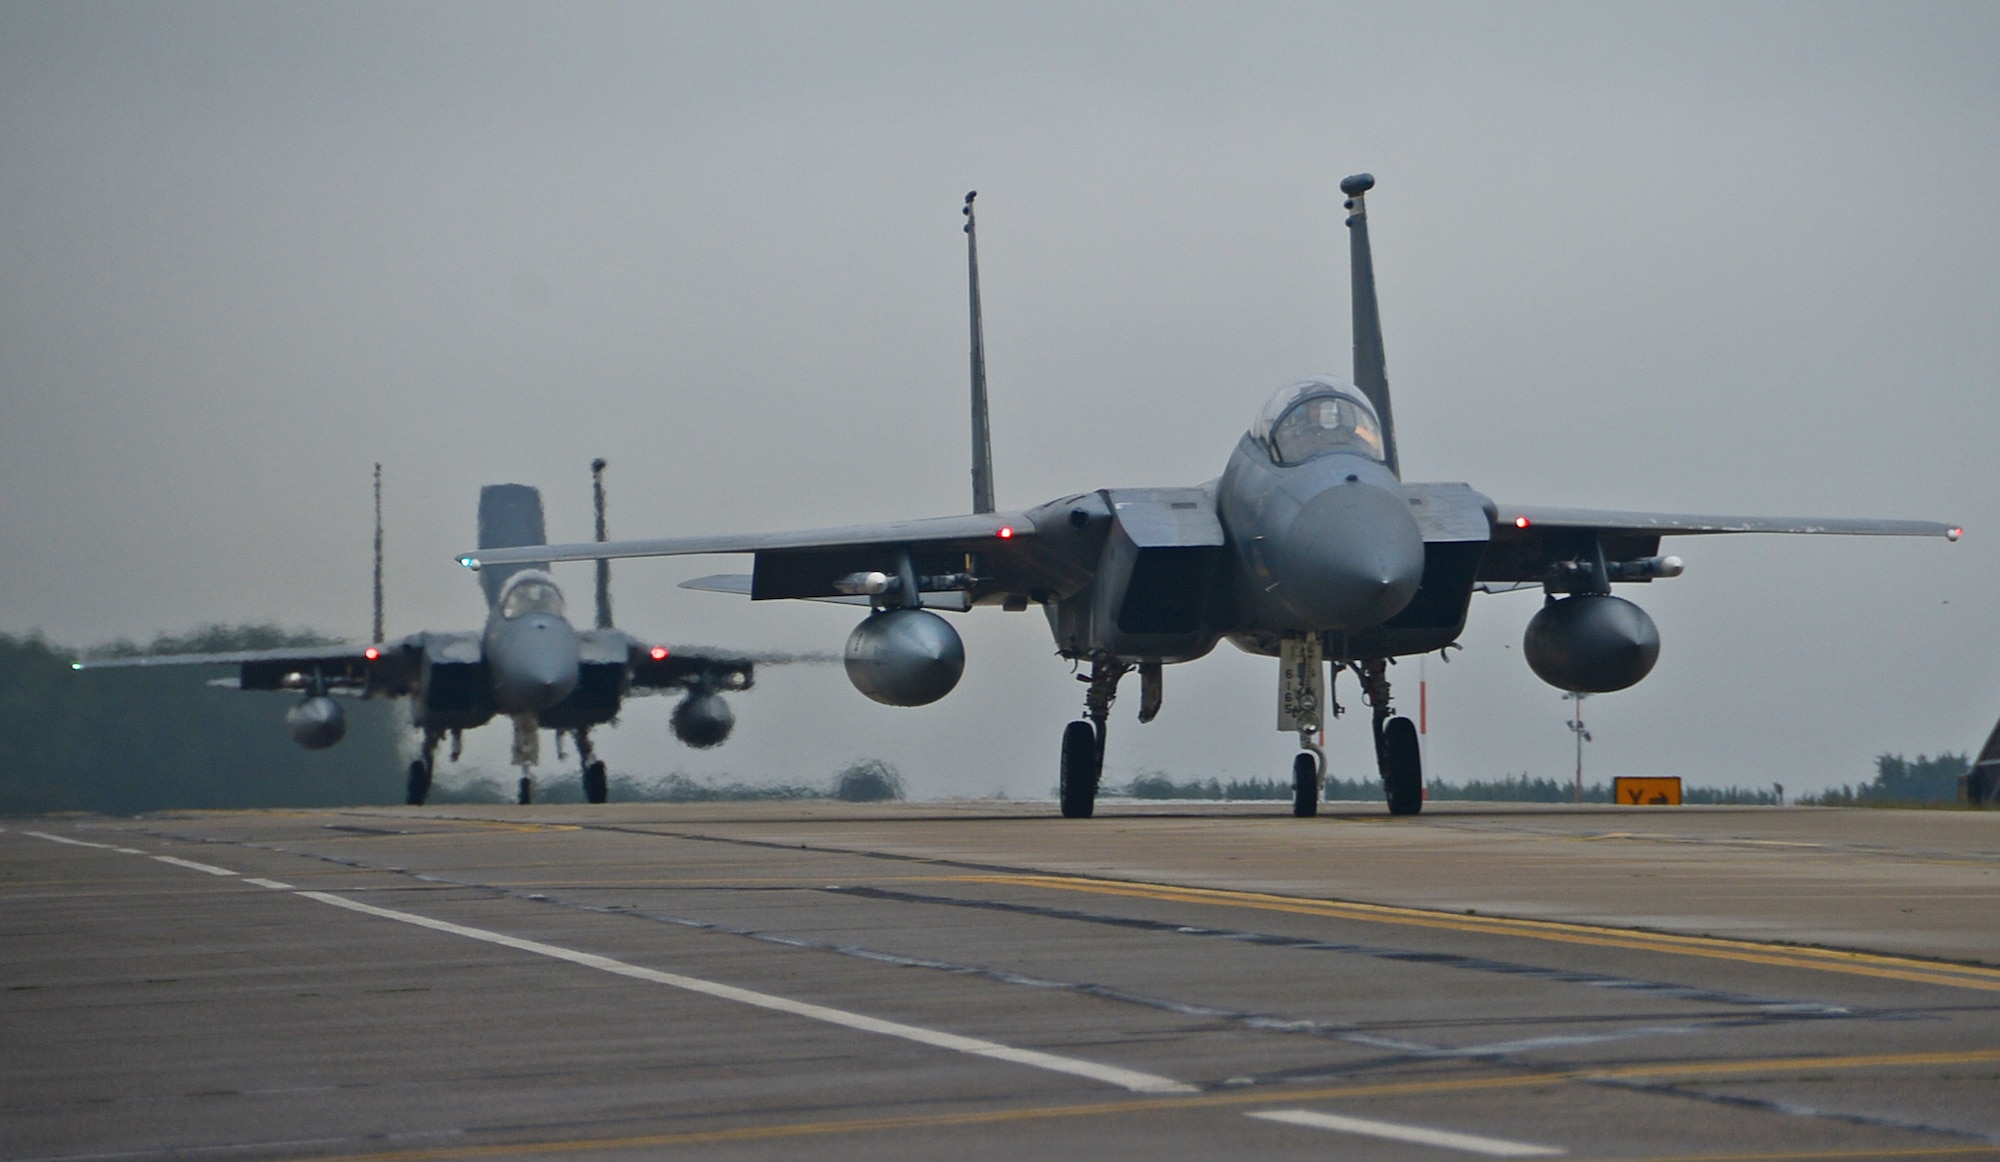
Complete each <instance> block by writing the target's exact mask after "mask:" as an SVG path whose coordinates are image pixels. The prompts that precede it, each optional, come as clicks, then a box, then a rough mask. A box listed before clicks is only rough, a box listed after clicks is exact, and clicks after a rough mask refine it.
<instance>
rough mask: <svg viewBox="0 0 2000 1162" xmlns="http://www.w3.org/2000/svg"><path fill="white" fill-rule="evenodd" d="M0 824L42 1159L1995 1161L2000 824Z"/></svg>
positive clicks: (1945, 820) (746, 814)
mask: <svg viewBox="0 0 2000 1162" xmlns="http://www.w3.org/2000/svg"><path fill="white" fill-rule="evenodd" d="M1285 806H1286V805H1284V804H1269V805H1255V806H1251V805H1231V806H1226V807H1218V806H1214V805H1186V806H1149V805H1142V804H1120V803H1107V804H1104V805H1102V807H1101V810H1100V814H1099V816H1098V818H1096V819H1093V820H1087V821H1080V820H1062V819H1059V818H1054V817H1053V816H1054V811H1053V808H1052V807H1049V806H1045V805H1040V804H996V803H960V804H890V805H883V806H853V805H842V804H833V803H777V804H710V805H661V804H627V805H621V804H611V805H608V806H604V807H584V806H565V807H533V808H515V807H505V808H499V807H495V808H467V807H432V808H408V809H405V808H393V809H391V808H381V809H351V810H338V811H307V812H229V813H175V814H165V815H157V816H151V817H146V818H141V819H131V820H114V819H99V818H80V819H50V820H21V819H15V820H5V821H0V901H4V906H0V988H3V989H4V990H5V991H4V998H5V999H4V1002H0V1046H4V1052H0V1153H4V1156H5V1157H7V1158H10V1159H27V1158H68V1159H76V1158H85V1157H89V1158H114V1157H121V1158H122V1157H167V1156H172V1157H180V1158H260V1157H286V1158H290V1157H298V1158H326V1157H343V1158H346V1157H367V1158H374V1159H409V1160H416V1159H443V1158H473V1157H503V1156H504V1157H579V1158H604V1159H613V1158H623V1157H659V1156H663V1155H673V1156H681V1155H691V1156H700V1157H716V1158H737V1157H741V1158H769V1157H808V1156H810V1157H813V1158H847V1157H854V1158H870V1159H876V1158H882V1157H911V1158H935V1157H941V1156H949V1157H951V1158H953V1159H955V1160H958V1159H962V1160H966V1162H971V1160H975V1159H985V1158H996V1159H997V1158H1010V1159H1011V1158H1022V1157H1031V1156H1032V1157H1051V1158H1083V1157H1089V1158H1142V1157H1143V1158H1146V1159H1148V1160H1150V1162H1170V1160H1175V1159H1183V1158H1212V1157H1221V1156H1227V1157H1232V1158H1251V1157H1299V1156H1307V1155H1312V1156H1341V1157H1380V1158H1391V1159H1395V1158H1411V1159H1419V1158H1465V1157H1537V1156H1549V1157H1553V1156H1566V1157H1580V1158H1589V1157H1604V1158H1683V1157H1685V1158H1722V1157H1729V1158H1753V1157H1770V1158H1778V1157H1783V1158H1787V1159H1806V1158H1843V1159H1853V1158H1902V1157H1960V1156H1963V1157H1981V1156H1986V1157H2000V812H1986V813H1980V812H1958V811H1866V810H1825V809H1819V810H1813V809H1772V808H1744V809H1732V808H1641V809H1633V808H1606V807H1598V808H1539V807H1538V808H1509V807H1488V806H1483V805H1481V806H1474V805H1451V804H1433V805H1432V806H1431V807H1430V808H1429V809H1428V810H1427V811H1426V813H1425V814H1424V815H1423V816H1421V817H1419V818H1416V819H1407V820H1405V819H1395V820H1392V819H1390V818H1388V817H1387V816H1386V815H1384V814H1382V813H1381V812H1380V811H1379V809H1368V810H1359V811H1340V812H1334V813H1331V814H1329V815H1323V816H1322V817H1320V818H1319V819H1315V820H1295V819H1292V818H1290V817H1289V816H1288V815H1287V814H1285V813H1284V811H1285Z"/></svg>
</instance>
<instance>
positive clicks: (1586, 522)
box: [1495, 505, 1964, 541]
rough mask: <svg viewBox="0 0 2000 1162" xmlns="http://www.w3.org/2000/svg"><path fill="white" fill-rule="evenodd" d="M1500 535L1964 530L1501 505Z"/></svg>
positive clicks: (1937, 533)
mask: <svg viewBox="0 0 2000 1162" xmlns="http://www.w3.org/2000/svg"><path fill="white" fill-rule="evenodd" d="M1499 513H1500V515H1499V519H1498V520H1497V521H1496V522H1495V523H1496V524H1497V525H1498V526H1500V527H1499V529H1498V532H1506V531H1508V530H1509V529H1515V530H1530V531H1532V530H1534V529H1537V528H1560V529H1593V530H1598V531H1603V532H1613V533H1658V534H1661V535H1690V534H1692V535H1700V534H1709V533H1801V534H1808V535H1813V534H1819V535H1826V534H1831V535H1836V536H1850V537H1943V538H1945V539H1946V540H1952V541H1955V540H1957V539H1958V537H1959V534H1960V533H1961V532H1963V531H1964V530H1962V529H1960V528H1958V527H1956V526H1954V525H1948V524H1945V523H1944V522H1943V521H1932V520H1867V519H1857V518H1854V517H1811V516H1706V515H1696V514H1690V513H1678V512H1630V511H1626V510H1623V509H1597V508H1550V507H1546V506H1542V505H1525V506H1519V507H1515V508H1507V507H1504V506H1502V507H1501V508H1500V509H1499Z"/></svg>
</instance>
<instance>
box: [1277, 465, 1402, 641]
mask: <svg viewBox="0 0 2000 1162" xmlns="http://www.w3.org/2000/svg"><path fill="white" fill-rule="evenodd" d="M1423 576H1424V538H1423V533H1422V532H1420V531H1419V530H1418V529H1417V522H1416V519H1415V518H1414V517H1412V516H1411V515H1410V507H1409V502H1408V501H1407V500H1405V499H1404V498H1403V496H1402V495H1401V494H1400V493H1398V492H1391V491H1389V490H1388V489H1386V488H1381V487H1377V486H1375V485H1372V484H1363V483H1346V484H1336V485H1334V486H1332V487H1330V488H1327V489H1326V490H1324V491H1322V492H1321V493H1319V494H1318V495H1317V496H1315V497H1313V498H1312V499H1311V500H1310V501H1308V502H1307V503H1306V505H1305V507H1304V508H1303V509H1301V510H1300V512H1299V516H1298V519H1297V520H1296V521H1294V522H1292V527H1291V530H1290V531H1289V532H1288V533H1287V534H1286V535H1285V539H1284V565H1283V568H1282V570H1281V571H1280V573H1279V577H1278V580H1279V590H1280V592H1281V593H1282V594H1283V595H1284V599H1285V604H1287V605H1288V606H1290V607H1291V609H1292V611H1293V612H1294V613H1296V614H1297V615H1298V616H1299V617H1300V618H1302V619H1303V620H1304V622H1305V625H1304V626H1303V627H1302V628H1306V629H1313V630H1327V629H1346V630H1358V629H1368V628H1370V627H1373V626H1377V625H1380V624H1382V623H1383V622H1385V621H1387V620H1389V619H1390V618H1392V617H1394V616H1396V614H1397V613H1399V612H1401V611H1402V608H1403V607H1404V606H1405V605H1408V604H1409V603H1410V598H1411V597H1413V596H1415V595H1416V592H1417V585H1418V583H1419V582H1421V581H1422V580H1423Z"/></svg>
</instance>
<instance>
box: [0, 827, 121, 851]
mask: <svg viewBox="0 0 2000 1162" xmlns="http://www.w3.org/2000/svg"><path fill="white" fill-rule="evenodd" d="M5 830H6V828H4V827H0V831H5ZM21 834H23V835H32V836H34V837H35V838H36V839H53V840H55V841H56V842H57V843H68V844H73V845H75V846H77V847H98V848H103V849H104V850H105V851H115V852H117V853H119V854H120V855H144V854H146V853H145V852H143V851H140V850H139V849H138V848H136V847H119V846H118V845H117V844H114V843H91V842H88V841H86V840H82V839H66V838H64V837H63V836H60V835H50V834H49V833H48V832H46V831H23V832H22V833H21Z"/></svg>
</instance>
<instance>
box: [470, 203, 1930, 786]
mask: <svg viewBox="0 0 2000 1162" xmlns="http://www.w3.org/2000/svg"><path fill="white" fill-rule="evenodd" d="M1373 186H1374V178H1373V177H1371V176H1369V175H1367V174H1359V175H1356V176H1354V177H1350V178H1348V179H1346V180H1345V181H1343V182H1342V183H1341V190H1342V192H1343V193H1344V194H1346V196H1347V199H1348V200H1347V202H1346V208H1347V210H1348V212H1349V213H1348V217H1347V226H1348V228H1349V231H1350V233H1349V254H1350V266H1351V278H1352V282H1353V312H1354V382H1353V383H1352V384H1349V383H1347V382H1345V381H1342V380H1340V379H1336V378H1334V377H1331V376H1314V377H1311V378H1307V379H1302V380H1300V381H1299V382H1297V383H1294V384H1291V385H1290V386H1287V387H1285V388H1283V389H1281V390H1280V391H1279V392H1278V393H1277V394H1276V395H1275V396H1274V397H1273V398H1272V399H1271V401H1270V403H1269V404H1267V405H1266V406H1265V408H1264V410H1263V411H1262V412H1261V413H1260V414H1259V415H1258V416H1257V418H1256V422H1255V423H1254V424H1253V425H1252V426H1251V428H1250V430H1249V431H1248V432H1247V433H1245V434H1244V435H1243V437H1242V438H1241V439H1240V440H1238V441H1237V444H1236V449H1235V451H1234V452H1233V453H1232V454H1231V456H1230V458H1229V462H1228V464H1227V466H1226V467H1225V468H1224V470H1223V473H1222V475H1221V476H1220V477H1219V478H1217V479H1214V480H1211V481H1209V482H1207V483H1205V484H1199V485H1195V486H1192V487H1184V488H1128V489H1100V490H1099V491H1096V492H1090V493H1079V494H1077V495H1073V496H1066V497H1062V498H1061V499H1058V500H1052V501H1049V502H1048V503H1046V504H1043V505H1040V506H1039V507H1036V508H1033V509H1028V510H1026V511H1019V512H995V511H994V505H993V499H992V498H993V492H992V465H991V453H990V451H989V449H988V447H987V436H986V431H987V429H986V415H985V373H984V367H983V339H982V335H981V329H980V311H979V282H978V248H977V236H976V234H975V231H974V223H973V220H972V201H973V196H972V195H970V194H968V195H967V196H966V205H965V214H966V224H965V230H966V234H967V243H968V245H967V257H968V263H969V267H970V284H971V316H972V335H973V342H972V380H973V494H974V509H975V511H974V513H973V514H972V515H968V516H953V517H940V518H935V519H930V520H915V521H906V522H900V523H891V524H876V525H860V526H855V527H851V528H839V529H829V530H822V531H813V532H795V533H777V534H769V535H751V536H728V535H726V536H710V537H684V538H675V539H668V540H657V541H630V542H615V543H611V544H583V545H564V546H558V547H553V548H538V549H536V550H534V551H533V552H527V551H512V552H507V551H501V552H491V551H482V552H477V553H468V554H466V555H465V556H463V557H462V558H460V559H461V561H462V562H463V563H465V564H466V565H468V566H470V567H473V568H476V569H477V568H492V567H507V566H511V565H515V564H518V563H520V562H523V561H527V560H534V561H538V562H546V561H568V560H586V559H598V560H603V559H606V558H613V557H641V556H670V555H678V554H690V553H754V554H755V555H756V563H755V570H754V572H753V573H751V574H750V575H749V576H746V577H708V578H702V579H699V580H696V581H689V582H686V583H685V584H686V585H688V586H689V587H692V588H705V589H719V590H724V591H731V592H747V593H748V594H749V595H750V596H751V597H752V598H753V599H757V600H770V599H775V598H808V599H819V600H828V599H831V600H853V601H867V602H869V603H870V604H871V605H872V607H873V608H872V611H871V612H870V614H869V616H868V618H867V619H866V620H865V621H863V622H862V623H861V624H860V625H859V626H857V627H856V628H855V629H854V631H853V633H852V634H851V635H850V636H849V638H848V641H847V654H846V663H847V672H848V676H849V677H850V679H851V680H852V681H853V683H854V685H855V686H856V687H858V688H859V689H860V690H861V692H862V693H864V694H866V695H867V696H868V697H870V698H873V699H875V700H876V701H878V702H884V703H888V704H890V705H895V706H921V705H924V704H926V703H930V702H934V701H936V700H937V699H939V698H942V697H944V695H946V694H947V693H949V692H950V691H951V689H952V688H953V686H955V685H956V684H957V682H958V678H959V675H960V673H961V671H962V670H963V668H964V664H965V654H964V649H963V646H962V644H961V642H960V640H959V637H958V634H957V632H956V631H955V630H953V629H952V627H951V626H950V624H948V623H947V622H946V621H945V620H944V619H943V618H941V617H939V616H937V614H935V613H933V612H931V611H930V609H928V608H926V607H927V606H932V607H942V608H949V609H966V608H969V607H970V606H972V605H986V604H992V605H1000V606H1002V607H1003V608H1008V609H1016V610H1019V609H1025V608H1027V606H1028V605H1029V604H1030V603H1033V604H1037V605H1040V606H1041V607H1042V609H1043V611H1044V612H1045V613H1046V614H1047V616H1048V621H1049V627H1050V629H1051V630H1052V631H1053V633H1054V635H1055V639H1056V646H1057V650H1058V652H1059V653H1060V654H1061V656H1063V657H1064V658H1067V659H1069V660H1070V661H1071V662H1072V663H1075V664H1082V663H1086V662H1087V663H1089V665H1090V673H1089V675H1088V676H1087V677H1084V678H1082V680H1083V681H1085V682H1087V683H1088V691H1087V693H1086V694H1085V697H1084V718H1083V719H1081V720H1078V721H1075V722H1072V723H1070V724H1069V726H1068V727H1067V729H1065V730H1064V732H1063V738H1062V750H1061V756H1062V757H1061V784H1060V785H1061V798H1062V811H1063V814H1064V815H1067V816H1073V817H1074V816H1088V815H1090V814H1091V811H1092V807H1093V803H1094V800H1095V797H1096V794H1097V785H1098V777H1099V774H1100V772H1101V770H1102V765H1103V757H1104V740H1105V725H1106V720H1107V718H1108V716H1109V711H1110V707H1111V702H1112V698H1113V696H1114V695H1115V693H1116V691H1117V687H1118V683H1119V680H1120V679H1121V678H1122V677H1123V676H1124V675H1126V674H1127V673H1130V672H1131V671H1132V670H1134V669H1136V670H1138V672H1139V678H1140V684H1141V694H1140V706H1139V720H1140V721H1141V722H1146V721H1150V720H1151V719H1152V718H1153V716H1154V715H1155V714H1157V713H1158V711H1159V708H1160V702H1161V686H1162V684H1161V671H1162V667H1163V666H1164V665H1165V664H1166V663H1170V662H1185V661H1191V660H1193V659H1196V658H1199V657H1202V656H1204V655H1205V654H1207V653H1208V652H1209V651H1211V650H1213V649H1214V648H1215V646H1216V644H1217V643H1218V642H1219V641H1221V640H1222V639H1224V638H1227V639H1228V640H1229V641H1230V642H1231V643H1232V644H1234V645H1236V646H1237V647H1239V648H1240V649H1243V650H1246V651H1248V652H1250V653H1253V654H1262V655H1268V656H1272V657H1276V658H1279V659H1280V667H1279V673H1280V681H1279V705H1278V727H1279V729H1280V730H1296V731H1297V732H1298V736H1299V744H1300V746H1301V747H1302V748H1303V752H1304V753H1301V754H1300V755H1299V756H1297V758H1296V760H1295V761H1294V763H1293V788H1294V798H1293V809H1294V811H1295V812H1296V813H1297V814H1300V815H1310V814H1313V813H1314V812H1315V811H1316V809H1317V806H1316V805H1317V803H1318V799H1319V793H1320V790H1321V788H1322V786H1323V783H1324V779H1325V774H1326V772H1325V758H1324V755H1323V753H1322V752H1321V751H1320V749H1319V746H1318V738H1319V735H1320V731H1321V729H1322V726H1323V723H1324V718H1325V710H1326V708H1327V707H1328V706H1329V705H1332V706H1333V710H1334V713H1335V714H1338V713H1339V712H1340V707H1339V706H1338V705H1337V704H1334V703H1333V702H1332V699H1331V698H1330V697H1329V696H1328V695H1329V693H1330V691H1329V688H1328V685H1327V681H1326V676H1325V675H1326V670H1325V662H1326V661H1327V660H1331V661H1332V662H1333V663H1334V667H1335V669H1334V673H1335V675H1336V676H1337V675H1338V674H1339V673H1340V672H1341V671H1342V670H1347V671H1351V672H1352V673H1353V674H1354V675H1355V676H1356V678H1357V679H1358V680H1359V683H1360V686H1361V690H1362V695H1363V697H1364V698H1365V699H1366V700H1367V702H1368V704H1369V707H1370V709H1371V711H1372V718H1373V734H1374V741H1375V754H1376V761H1377V767H1378V770H1379V772H1380V774H1381V777H1382V781H1383V785H1384V789H1385V791H1386V793H1387V796H1388V801H1389V809H1390V810H1391V811H1392V812H1394V813H1396V814H1399V815H1402V814H1414V813H1416V812H1417V811H1419V810H1421V809H1422V805H1423V772H1422V768H1421V762H1422V760H1421V757H1420V753H1419V749H1418V739H1417V730H1416V727H1415V725H1414V724H1413V723H1412V722H1411V721H1410V720H1409V719H1408V718H1405V717H1401V716H1399V715H1397V714H1396V713H1395V710H1394V707H1393V704H1392V702H1391V692H1390V685H1389V676H1388V668H1389V665H1390V663H1391V662H1392V661H1393V660H1394V659H1395V658H1397V657H1400V656H1408V655H1412V654H1422V653H1427V652H1429V651H1433V650H1444V649H1446V648H1448V647H1450V646H1452V645H1453V644H1454V643H1455V641H1456V640H1457V638H1458V636H1459V633H1460V631H1461V630H1462V629H1463V628H1464V625H1465V619H1466V614H1467V611H1468V609H1469V606H1470V604H1471V599H1472V594H1473V592H1474V590H1475V589H1477V590H1484V591H1489V592H1492V591H1505V590H1508V589H1519V588H1527V587H1533V586H1539V587H1541V588H1542V590H1543V591H1544V593H1545V594H1546V604H1545V605H1544V607H1543V608H1542V610H1541V611H1540V612H1539V613H1538V614H1536V616H1535V617H1534V619H1533V620H1532V621H1531V622H1530V623H1529V625H1528V629H1527V637H1526V642H1525V648H1524V653H1525V655H1526V657H1527V660H1528V664H1529V666H1530V668H1531V669H1533V671H1534V672H1535V674H1536V675H1537V676H1539V677H1540V678H1542V679H1543V680H1544V681H1546V682H1548V683H1549V684H1550V685H1552V686H1555V687H1557V688H1559V689H1562V690H1566V691H1579V692H1588V693H1601V692H1605V691H1611V690H1621V689H1624V688H1626V687H1628V686H1631V685H1633V684H1634V683H1636V682H1638V681H1639V680H1640V679H1642V678H1644V677H1645V676H1646V674H1647V673H1648V672H1649V671H1651V669H1652V667H1653V663H1654V661H1655V659H1656V658H1657V657H1658V655H1659V648H1660V639H1659V633H1658V630H1657V629H1656V627H1655V626H1654V624H1653V622H1652V619H1651V618H1649V617H1648V616H1647V615H1646V613H1645V612H1644V611H1643V610H1641V609H1640V608H1639V607H1638V606H1636V605H1634V604H1632V603H1631V602H1629V601H1626V600H1624V599H1623V598H1619V597H1614V596H1612V594H1611V590H1612V585H1613V584H1614V583H1618V582H1640V583H1644V582H1650V581H1652V580H1654V579H1656V578H1661V577H1673V576H1678V575H1679V574H1680V572H1681V569H1682V565H1681V561H1680V559H1679V558H1677V557H1663V556H1659V555H1658V553H1659V547H1660V539H1661V538H1662V537H1663V536H1668V535H1686V534H1715V533H1746V532H1765V533H1847V534H1860V535H1878V536H1940V537H1947V538H1950V539H1954V540H1955V539H1957V537H1958V534H1959V530H1958V529H1957V528H1953V527H1949V526H1947V525H1944V524H1938V523H1931V522H1923V521H1881V520H1814V519H1800V518H1787V517H1716V516H1691V515H1680V514H1666V513H1645V512H1610V511H1597V510H1590V509H1572V508H1534V507H1511V506H1506V505H1501V504H1497V503H1495V502H1494V501H1492V500H1491V499H1489V498H1487V497H1486V496H1484V495H1482V494H1480V493H1479V492H1476V491H1474V490H1473V489H1472V488H1471V487H1470V486H1469V485H1466V484H1458V483H1443V484H1420V483H1411V482H1406V481H1404V480H1403V479H1402V478H1401V471H1400V468H1399V462H1398V457H1397V449H1396V429H1395V422H1394V418H1393V416H1392V414H1391V409H1390V398H1389V385H1388V376H1387V372H1386V367H1385V362H1384V358H1383V347H1382V332H1381V321H1380V318H1379V313H1378V311H1377V307H1376V299H1375V278H1374V270H1373V265H1372V259H1371V255H1370V251H1369V243H1368V218H1367V211H1366V207H1365V204H1364V201H1363V199H1364V195H1365V194H1366V193H1367V192H1368V190H1369V189H1371V188H1372V187H1373Z"/></svg>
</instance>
